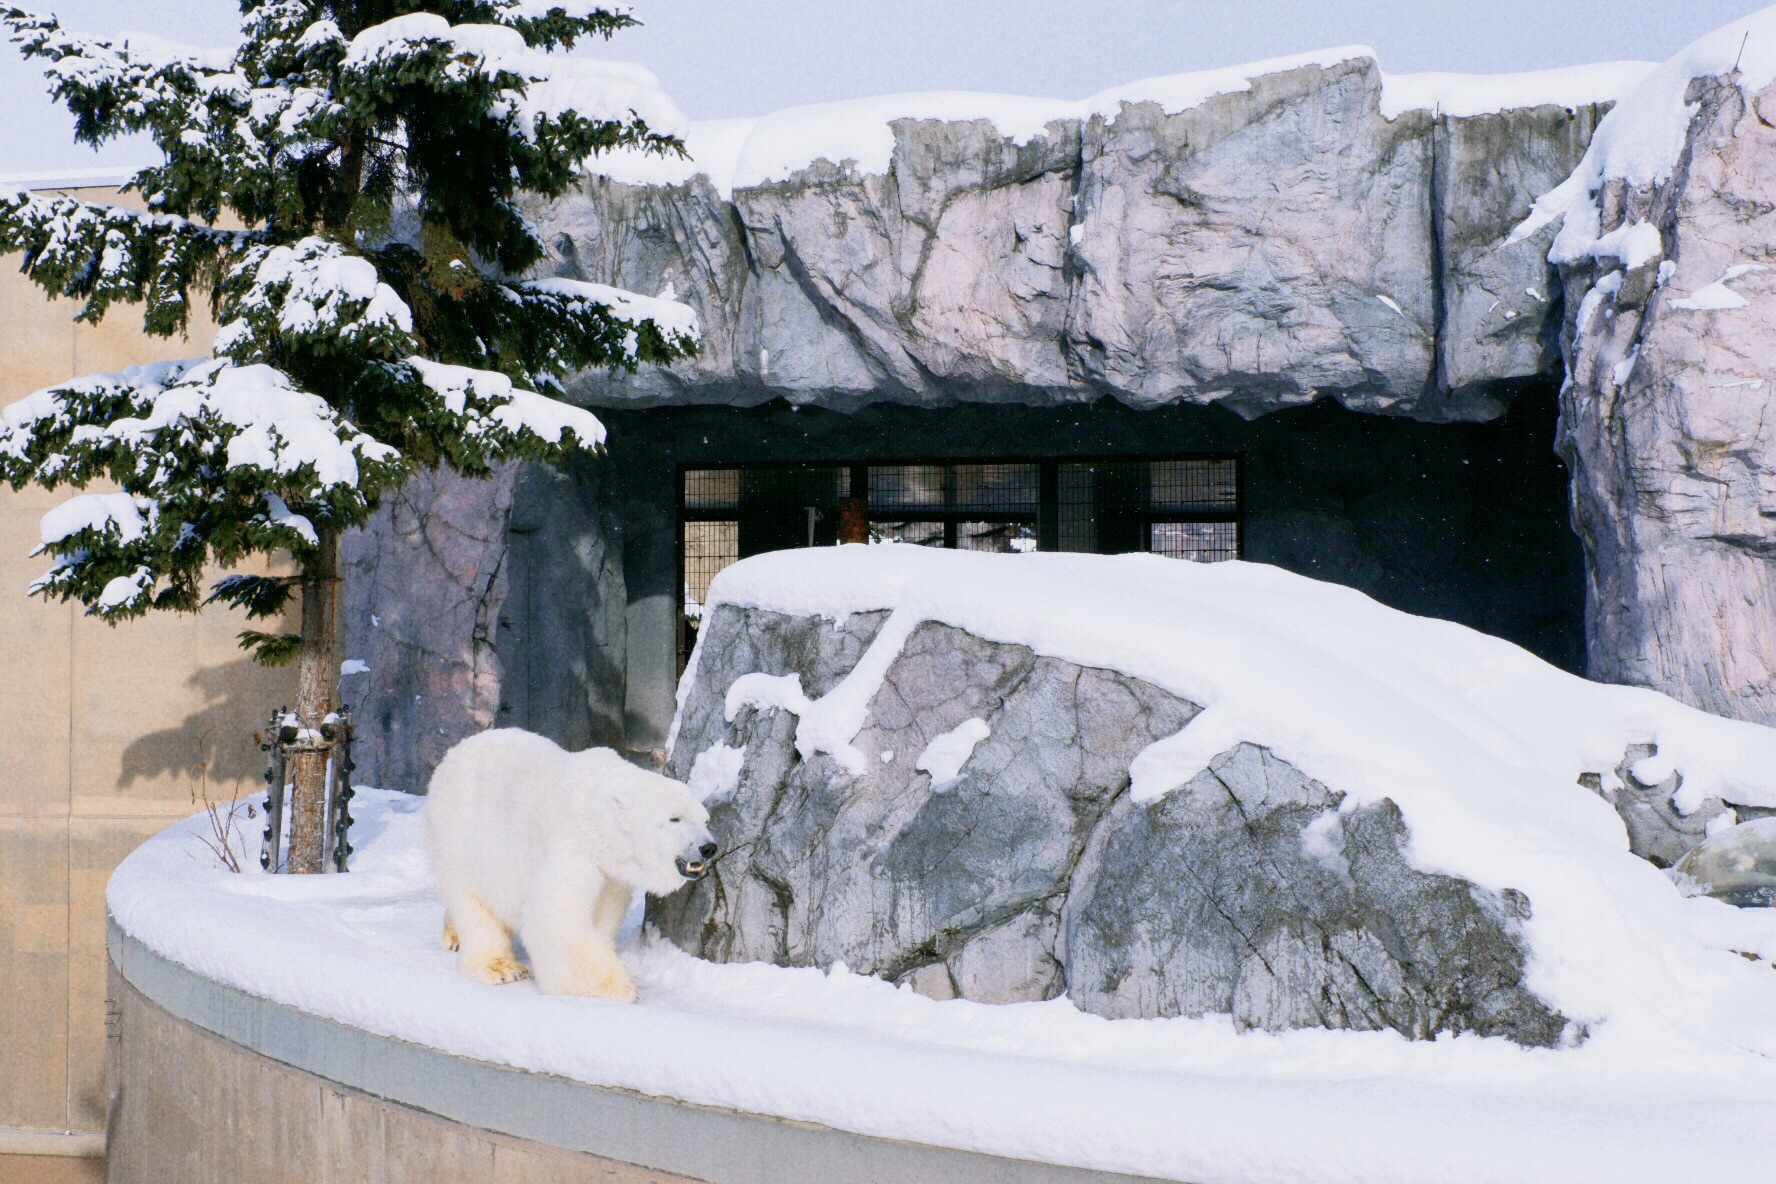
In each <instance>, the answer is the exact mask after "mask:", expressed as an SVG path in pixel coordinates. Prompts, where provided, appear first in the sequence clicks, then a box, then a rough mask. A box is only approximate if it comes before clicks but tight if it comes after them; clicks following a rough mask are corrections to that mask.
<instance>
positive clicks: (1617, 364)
mask: <svg viewBox="0 0 1776 1184" xmlns="http://www.w3.org/2000/svg"><path fill="white" fill-rule="evenodd" d="M1734 44H1735V45H1736V44H1737V43H1736V42H1734ZM1685 98H1686V99H1687V100H1688V101H1689V102H1692V103H1694V104H1695V105H1696V112H1695V115H1694V117H1693V118H1692V119H1691V120H1690V121H1689V123H1688V128H1687V133H1686V134H1685V135H1684V137H1683V140H1682V144H1683V147H1682V152H1681V155H1680V156H1679V158H1678V159H1677V161H1676V162H1675V164H1674V166H1673V167H1672V169H1671V172H1670V173H1669V175H1668V176H1666V177H1663V178H1661V179H1659V180H1656V181H1651V182H1645V183H1639V184H1637V183H1635V182H1634V180H1633V179H1632V178H1628V177H1607V178H1603V179H1602V180H1601V184H1600V186H1599V188H1598V191H1597V195H1596V198H1595V201H1596V211H1595V214H1596V217H1597V221H1595V222H1593V223H1591V225H1590V226H1589V227H1587V233H1585V234H1583V235H1574V236H1572V237H1573V238H1574V239H1576V240H1577V241H1576V242H1574V243H1573V245H1571V246H1569V247H1567V249H1566V250H1565V251H1564V252H1562V254H1563V255H1564V262H1563V265H1562V275H1563V284H1564V287H1565V290H1566V293H1567V315H1566V319H1565V324H1564V329H1563V336H1562V341H1563V344H1564V350H1565V354H1566V358H1567V366H1568V373H1569V382H1568V384H1567V386H1566V388H1565V390H1564V391H1563V392H1562V396H1561V427H1562V448H1563V451H1564V453H1565V454H1566V457H1567V462H1568V466H1569V468H1570V469H1571V470H1572V473H1573V515H1574V524H1575V526H1576V527H1577V528H1578V530H1579V532H1580V534H1581V536H1582V537H1583V539H1584V542H1585V546H1586V550H1587V552H1588V554H1589V558H1590V569H1591V579H1590V583H1589V588H1588V598H1589V599H1588V604H1587V623H1586V635H1587V638H1588V644H1589V651H1590V652H1589V662H1588V669H1589V672H1590V674H1591V675H1592V677H1594V678H1600V679H1605V680H1608V681H1611V682H1626V683H1635V684H1639V685H1643V686H1652V687H1658V688H1659V689H1661V690H1664V691H1667V692H1668V693H1670V694H1672V695H1675V696H1677V697H1678V698H1680V699H1683V700H1685V701H1686V702H1689V703H1693V704H1695V705H1697V706H1699V707H1703V708H1706V709H1707V710H1709V711H1717V712H1720V713H1721V714H1723V715H1731V716H1736V717H1738V718H1740V719H1752V720H1759V721H1762V722H1766V723H1776V615H1773V614H1772V605H1776V423H1772V422H1771V417H1770V414H1769V410H1770V401H1771V397H1772V394H1776V387H1772V385H1771V383H1772V382H1776V375H1772V373H1771V370H1770V364H1771V359H1772V358H1773V357H1776V320H1772V315H1771V311H1770V310H1771V309H1772V308H1776V303H1773V302H1772V297H1773V296H1776V87H1766V88H1764V89H1762V90H1760V91H1756V92H1748V91H1747V90H1746V89H1744V88H1743V87H1742V85H1741V80H1740V79H1739V78H1737V77H1733V76H1726V77H1721V76H1715V77H1704V78H1700V79H1697V80H1696V81H1694V82H1693V83H1691V84H1690V86H1689V89H1688V92H1687V94H1686V95H1685ZM1587 213H1591V211H1588V210H1581V211H1577V212H1575V213H1569V214H1567V216H1566V221H1567V222H1568V223H1569V224H1571V223H1575V222H1578V221H1579V216H1580V215H1583V214H1587ZM1630 234H1637V235H1638V237H1639V238H1640V239H1641V240H1643V241H1642V243H1641V245H1640V247H1639V248H1638V249H1631V248H1630V247H1629V246H1628V245H1627V244H1628V236H1629V235H1630ZM1610 235H1614V240H1613V245H1614V247H1615V249H1614V250H1612V249H1611V248H1609V247H1606V248H1604V249H1599V248H1598V247H1597V244H1598V243H1600V242H1604V243H1609V242H1612V240H1610V239H1608V238H1607V237H1606V236H1610ZM1617 252H1620V253H1617Z"/></svg>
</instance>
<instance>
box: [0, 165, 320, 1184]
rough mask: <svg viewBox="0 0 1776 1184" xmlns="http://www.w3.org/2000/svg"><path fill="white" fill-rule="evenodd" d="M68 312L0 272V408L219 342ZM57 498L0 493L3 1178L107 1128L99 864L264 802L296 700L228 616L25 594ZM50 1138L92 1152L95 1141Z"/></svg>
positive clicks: (206, 332) (91, 196)
mask: <svg viewBox="0 0 1776 1184" xmlns="http://www.w3.org/2000/svg"><path fill="white" fill-rule="evenodd" d="M79 196H81V197H83V198H85V199H87V200H92V201H115V200H117V195H116V193H115V192H114V191H110V190H98V191H94V190H86V191H79ZM6 262H7V263H9V264H16V262H17V260H16V257H13V258H8V259H7V260H6ZM77 311H78V306H77V305H76V304H74V303H72V302H67V301H57V302H53V303H52V302H51V301H49V300H47V299H45V298H44V296H43V294H42V292H41V291H40V290H39V289H37V288H36V287H35V286H33V285H32V284H30V283H29V281H27V280H26V279H25V278H24V277H23V276H21V275H19V274H18V273H17V271H16V270H15V269H14V268H13V267H11V266H8V267H5V268H0V405H3V404H5V403H10V402H12V401H13V400H15V399H18V398H21V397H23V396H24V395H27V394H29V393H30V392H31V391H33V390H36V389H38V388H40V387H43V386H47V385H49V384H51V383H54V382H59V381H63V380H65V379H68V378H72V377H75V376H77V375H81V374H87V373H91V372H94V371H106V370H118V369H122V368H123V367H125V366H130V365H135V364H138V363H141V362H145V361H151V360H154V359H157V358H178V357H191V356H194V355H197V354H201V353H203V352H204V351H205V350H206V349H207V348H208V341H209V337H210V334H211V333H212V332H213V326H211V325H210V324H209V323H208V322H207V320H200V323H198V324H195V325H194V326H193V329H192V336H191V339H190V340H179V339H173V340H165V339H160V338H151V337H147V336H145V335H144V334H143V333H142V332H141V321H140V319H139V317H137V316H136V315H135V310H134V309H131V308H127V307H120V308H118V309H116V310H114V311H113V312H112V314H111V315H110V316H109V317H107V318H106V319H105V320H104V321H103V322H101V323H100V324H97V325H85V324H78V323H76V322H75V321H74V319H73V318H74V314H75V313H76V312H77ZM67 496H68V492H67V491H64V490H58V491H56V492H54V493H48V492H44V491H42V490H38V489H27V490H24V491H22V492H19V493H13V492H11V491H8V490H4V489H0V605H3V606H4V607H0V686H3V687H4V688H5V691H4V693H0V768H3V769H4V773H3V774H0V949H4V950H6V951H7V957H6V958H5V959H4V960H0V1128H5V1129H0V1179H5V1178H7V1177H6V1175H5V1173H6V1171H7V1170H8V1169H7V1167H6V1164H5V1163H4V1158H5V1153H6V1152H7V1151H8V1150H12V1149H20V1148H25V1147H27V1146H30V1147H36V1146H38V1144H37V1143H32V1142H30V1138H35V1136H34V1135H32V1134H31V1133H32V1132H68V1131H74V1132H97V1131H100V1130H102V1129H103V1127H104V1123H105V1090H104V1049H105V948H104V934H105V906H104V898H105V881H106V878H107V877H108V876H109V875H110V874H111V869H112V868H113V867H115V866H116V864H117V862H118V861H119V860H120V859H122V858H123V856H124V855H126V854H128V853H129V852H130V851H131V850H132V849H133V848H134V847H135V846H136V845H137V844H138V843H140V842H141V841H142V840H143V839H144V838H146V837H148V836H149V835H151V834H154V833H155V832H157V831H159V830H160V829H161V828H162V827H164V826H166V825H167V824H168V823H170V822H171V821H173V820H174V819H176V818H180V817H184V816H186V815H188V814H190V813H192V811H193V810H195V809H197V808H198V805H197V803H198V801H199V799H200V797H201V796H202V795H203V794H205V793H207V794H208V795H209V796H210V797H211V799H212V800H221V801H227V800H228V799H230V798H232V797H233V796H234V795H235V794H236V792H247V791H250V790H254V789H257V788H259V786H260V781H259V775H260V772H261V771H262V769H263V766H262V765H261V763H260V760H261V758H260V754H259V752H258V750H257V748H256V747H255V745H254V742H253V739H252V734H253V731H254V729H255V728H257V727H258V726H259V725H260V723H261V722H263V720H264V718H265V716H266V715H267V714H269V712H270V711H271V709H272V708H274V707H276V706H278V704H279V703H280V702H281V701H284V700H285V699H287V698H288V696H289V693H290V690H291V688H292V687H293V683H292V682H291V680H290V679H289V676H288V675H287V674H286V673H285V672H283V671H268V670H265V669H262V668H260V667H256V666H254V665H252V664H251V663H250V662H248V661H247V660H246V658H245V656H244V655H243V654H242V653H241V652H240V650H239V649H238V648H237V647H236V645H235V634H236V633H237V632H239V631H240V629H242V628H243V627H244V624H243V622H242V620H241V619H240V618H239V617H237V616H235V615H233V614H231V613H226V612H219V611H212V612H206V613H204V614H203V615H201V616H198V617H185V616H172V615H166V614H161V615H157V616H153V617H150V618H146V619H143V620H139V621H133V622H129V623H127V624H124V625H121V626H118V627H117V628H112V627H110V626H107V625H105V624H102V623H100V622H98V621H95V620H92V619H89V618H87V617H85V616H83V615H82V610H81V608H80V606H78V605H63V604H54V603H45V602H44V601H41V600H38V599H35V598H32V599H27V598H26V596H25V587H26V585H27V584H29V583H30V581H31V580H32V579H34V578H35V577H37V576H38V575H40V574H41V573H42V571H43V569H44V567H45V561H44V560H43V559H33V558H31V557H30V553H31V551H32V550H34V549H35V548H36V546H37V544H38V526H37V520H38V518H39V517H40V516H41V515H42V514H43V512H44V511H45V510H47V509H49V508H50V507H51V506H53V505H55V504H57V503H58V502H60V501H61V500H63V499H64V498H65V497H67ZM243 821H244V820H243ZM27 1136H30V1138H27ZM62 1143H63V1144H65V1146H64V1147H63V1149H66V1150H78V1151H88V1152H90V1151H91V1150H93V1149H96V1148H97V1146H98V1145H99V1144H98V1140H97V1139H96V1138H95V1137H94V1136H92V1135H90V1134H89V1135H87V1136H86V1137H85V1138H84V1139H81V1138H74V1139H66V1138H64V1139H63V1140H62Z"/></svg>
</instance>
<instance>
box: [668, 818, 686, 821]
mask: <svg viewBox="0 0 1776 1184" xmlns="http://www.w3.org/2000/svg"><path fill="white" fill-rule="evenodd" d="M666 821H668V822H683V821H684V819H682V818H668V819H667V820H666Z"/></svg>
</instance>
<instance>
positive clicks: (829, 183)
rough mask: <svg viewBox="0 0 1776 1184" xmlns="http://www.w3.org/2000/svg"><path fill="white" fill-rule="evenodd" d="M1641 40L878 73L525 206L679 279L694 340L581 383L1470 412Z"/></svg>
mask: <svg viewBox="0 0 1776 1184" xmlns="http://www.w3.org/2000/svg"><path fill="white" fill-rule="evenodd" d="M1647 69H1648V67H1647V66H1645V65H1642V64H1637V63H1620V64H1613V65H1604V66H1595V67H1585V68H1581V69H1578V70H1569V71H1550V72H1544V73H1540V74H1531V75H1515V76H1506V77H1499V78H1487V77H1477V76H1459V75H1435V76H1428V75H1417V76H1405V77H1396V78H1388V77H1385V76H1384V75H1383V73H1382V71H1381V68H1380V67H1379V65H1378V64H1377V63H1376V61H1375V59H1374V57H1373V56H1371V54H1370V51H1368V50H1365V49H1362V48H1361V47H1346V48H1342V49H1335V50H1328V51H1323V52H1320V53H1316V54H1308V55H1303V56H1301V57H1297V58H1289V59H1278V60H1274V61H1269V62H1259V63H1254V64H1251V65H1247V66H1237V67H1231V68H1228V69H1223V70H1213V71H1206V72H1204V73H1201V74H1192V75H1182V76H1175V77H1170V78H1158V79H1150V80H1148V81H1145V82H1138V83H1133V84H1130V85H1128V86H1123V87H1118V88H1116V89H1113V90H1108V91H1105V92H1103V93H1102V94H1100V95H1096V96H1093V97H1092V98H1089V99H1085V100H1081V101H1078V102H1057V101H1053V100H1047V99H1032V98H1020V97H1014V96H1002V95H968V94H924V95H896V96H888V97H885V98H880V99H867V100H858V101H856V102H851V103H841V104H833V105H828V106H823V107H811V108H800V109H796V110H791V111H783V112H778V113H776V114H774V115H768V116H765V117H763V118H761V119H757V120H723V121H720V122H718V123H711V124H697V125H693V127H692V130H691V132H690V133H689V139H688V143H689V146H690V151H691V154H692V159H690V160H688V161H685V160H671V161H668V160H660V159H650V160H639V161H638V160H635V159H622V158H618V157H616V156H615V155H613V156H610V157H603V158H600V159H599V160H598V161H596V162H594V166H595V167H596V168H597V170H598V171H599V172H600V173H601V174H603V175H600V176H593V177H589V178H588V180H587V182H586V184H585V186H584V188H583V190H582V191H581V192H579V193H576V194H569V195H566V196H564V197H562V198H559V199H556V200H554V201H552V202H549V203H546V204H544V203H538V205H537V207H536V208H535V209H533V210H531V211H530V213H531V216H532V218H533V220H534V221H535V223H536V225H537V226H538V228H539V229H540V230H541V232H542V233H543V235H544V237H545V238H546V239H547V241H549V242H550V243H551V244H552V245H553V246H554V247H555V250H556V252H557V260H556V267H557V270H558V271H559V272H560V273H561V274H563V275H568V276H573V277H576V278H581V279H600V280H605V281H608V282H611V283H615V284H618V285H620V286H622V287H625V288H627V289H630V290H633V291H644V292H668V291H670V292H672V293H674V294H675V295H676V297H677V298H679V299H682V300H684V301H685V302H686V303H688V304H689V305H691V306H692V307H693V308H695V309H696V310H697V312H698V314H699V317H700V321H701V324H702V326H703V329H704V336H703V339H702V349H701V351H700V352H699V354H698V356H697V357H696V358H694V359H690V360H689V361H688V362H686V363H684V364H681V365H674V366H672V367H670V368H658V367H644V368H642V369H641V371H639V372H638V373H636V374H634V375H605V374H602V373H588V374H586V375H582V376H580V378H579V379H578V380H577V381H576V385H575V387H574V393H575V394H576V396H577V397H579V398H581V399H583V400H586V401H589V402H592V403H594V404H600V405H610V404H616V405H624V404H629V405H633V404H637V403H641V404H646V403H654V402H667V403H717V404H722V403H727V404H736V405H751V404H756V403H762V402H766V401H768V400H770V399H772V398H779V397H781V398H786V399H789V400H791V401H794V402H797V403H811V404H817V405H822V406H832V407H838V408H845V409H849V408H854V407H857V406H861V405H864V404H868V403H873V402H883V401H888V402H907V403H937V404H946V403H953V402H958V401H984V402H1007V401H1016V402H1024V403H1029V404H1033V405H1046V404H1054V403H1066V402H1071V401H1082V400H1084V401H1089V400H1094V399H1098V398H1102V397H1104V396H1105V395H1107V394H1108V395H1112V396H1114V397H1116V398H1118V399H1120V400H1122V401H1123V402H1125V403H1128V404H1130V405H1132V406H1137V407H1153V406H1160V405H1164V404H1170V403H1177V402H1185V403H1214V402H1219V403H1224V404H1225V405H1227V406H1228V407H1230V408H1232V409H1234V410H1235V411H1237V412H1239V413H1240V414H1242V415H1259V414H1263V413H1266V412H1269V411H1275V410H1278V409H1280V408H1285V407H1291V406H1298V405H1301V404H1305V403H1309V402H1312V401H1313V400H1315V399H1317V398H1322V397H1331V398H1335V399H1337V400H1339V401H1340V402H1342V403H1344V404H1345V405H1347V406H1350V407H1353V408H1356V409H1360V410H1370V411H1387V412H1389V413H1393V414H1402V415H1411V416H1416V417H1419V418H1422V419H1427V420H1439V421H1440V420H1450V419H1484V418H1488V417H1490V416H1493V415H1496V414H1498V413H1499V412H1500V410H1501V409H1502V408H1503V407H1504V406H1505V404H1506V402H1508V399H1509V396H1510V390H1509V388H1501V389H1495V388H1494V384H1496V383H1498V382H1500V381H1502V380H1521V379H1525V378H1533V377H1537V376H1547V375H1549V374H1551V373H1552V372H1553V371H1554V369H1555V365H1556V363H1555V359H1554V357H1553V355H1552V351H1551V350H1550V349H1549V341H1548V338H1549V334H1548V333H1547V332H1546V330H1547V329H1548V327H1549V317H1550V310H1551V309H1552V308H1553V307H1555V306H1557V304H1558V301H1557V299H1555V298H1554V295H1553V293H1552V292H1551V291H1550V286H1549V285H1550V280H1551V279H1552V275H1551V272H1550V269H1549V266H1548V263H1547V260H1546V255H1547V249H1548V244H1549V242H1550V241H1551V240H1552V237H1553V231H1552V229H1547V230H1545V231H1544V232H1542V233H1541V234H1540V235H1539V236H1536V237H1532V238H1530V239H1527V240H1524V241H1520V242H1515V243H1511V244H1506V242H1505V238H1506V236H1507V235H1508V234H1509V232H1510V230H1511V228H1512V227H1513V226H1515V225H1516V224H1517V223H1518V222H1520V221H1521V220H1522V219H1523V218H1524V217H1525V216H1526V215H1527V214H1528V213H1529V211H1530V203H1531V202H1532V201H1533V200H1534V199H1535V197H1536V196H1537V195H1538V194H1541V193H1543V192H1545V191H1547V190H1548V189H1551V188H1553V187H1554V186H1555V185H1557V184H1558V183H1559V182H1560V181H1561V180H1562V179H1563V178H1564V177H1566V176H1567V175H1568V173H1570V172H1571V171H1572V169H1573V167H1574V166H1575V165H1577V164H1578V162H1579V160H1580V159H1581V158H1582V156H1583V154H1584V152H1585V149H1586V146H1587V145H1588V144H1589V142H1590V136H1591V130H1592V127H1593V126H1594V125H1595V122H1596V120H1597V119H1598V117H1599V116H1600V115H1601V114H1602V112H1603V111H1604V110H1605V109H1607V107H1608V104H1609V103H1610V102H1611V101H1612V100H1613V99H1614V97H1615V96H1616V95H1617V94H1619V93H1621V92H1622V91H1623V90H1625V89H1627V88H1628V87H1630V86H1631V85H1633V84H1634V83H1635V82H1636V81H1638V80H1639V79H1640V78H1642V77H1643V76H1644V75H1645V73H1646V70H1647Z"/></svg>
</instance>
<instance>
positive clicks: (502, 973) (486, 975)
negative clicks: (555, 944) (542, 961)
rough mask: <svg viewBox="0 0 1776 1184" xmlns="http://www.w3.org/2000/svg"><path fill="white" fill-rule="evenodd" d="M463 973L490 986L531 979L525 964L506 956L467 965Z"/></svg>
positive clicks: (501, 955) (495, 956)
mask: <svg viewBox="0 0 1776 1184" xmlns="http://www.w3.org/2000/svg"><path fill="white" fill-rule="evenodd" d="M463 973H464V974H466V975H468V976H469V977H470V978H472V979H474V980H475V981H476V982H478V983H487V984H488V985H490V986H498V985H500V984H501V983H515V982H517V981H518V980H519V979H521V978H529V977H530V971H529V970H527V969H526V968H525V966H524V963H522V962H520V961H518V960H517V959H516V958H512V957H509V956H507V955H505V954H496V955H494V956H493V957H491V958H483V959H482V960H480V961H479V962H470V963H467V964H465V965H464V967H463Z"/></svg>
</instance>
